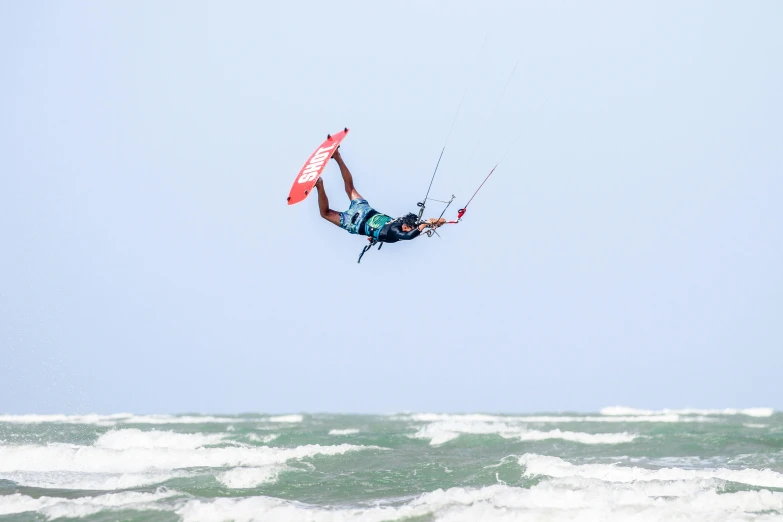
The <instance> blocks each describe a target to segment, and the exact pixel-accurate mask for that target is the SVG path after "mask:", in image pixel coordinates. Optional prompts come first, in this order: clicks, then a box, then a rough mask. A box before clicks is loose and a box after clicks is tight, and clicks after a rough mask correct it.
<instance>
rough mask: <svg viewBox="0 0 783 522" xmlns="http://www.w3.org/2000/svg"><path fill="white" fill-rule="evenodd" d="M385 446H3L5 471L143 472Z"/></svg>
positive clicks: (0, 465)
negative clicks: (110, 447) (179, 447)
mask: <svg viewBox="0 0 783 522" xmlns="http://www.w3.org/2000/svg"><path fill="white" fill-rule="evenodd" d="M367 449H380V448H377V447H373V446H354V445H350V444H340V445H337V446H320V445H318V444H311V445H306V446H299V447H296V448H275V447H268V446H254V447H242V448H236V447H231V448H197V449H172V448H130V449H125V450H121V451H119V450H113V449H105V448H98V447H91V446H77V445H73V444H48V445H46V446H33V445H20V446H0V472H8V471H79V472H87V473H144V472H148V471H152V470H156V471H157V470H175V469H185V468H195V467H207V468H222V467H232V466H251V467H261V466H266V465H269V464H276V463H284V462H285V461H287V460H290V459H302V458H306V457H312V456H316V455H342V454H343V453H346V452H349V451H360V450H367Z"/></svg>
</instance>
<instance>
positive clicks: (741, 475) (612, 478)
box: [519, 453, 783, 488]
mask: <svg viewBox="0 0 783 522" xmlns="http://www.w3.org/2000/svg"><path fill="white" fill-rule="evenodd" d="M519 464H520V465H522V466H524V467H525V474H527V475H544V476H548V477H556V478H568V477H582V478H589V479H599V480H602V481H605V482H642V481H652V480H656V481H692V480H709V479H719V480H727V481H732V482H739V483H741V484H747V485H750V486H759V487H772V488H783V474H781V473H778V472H775V471H772V470H769V469H764V470H758V469H749V468H748V469H741V470H733V469H724V468H719V469H681V468H663V469H645V468H637V467H630V466H619V465H611V464H581V465H577V464H571V463H570V462H566V461H565V460H563V459H560V458H558V457H549V456H544V455H536V454H532V453H526V454H525V455H522V456H521V457H520V458H519Z"/></svg>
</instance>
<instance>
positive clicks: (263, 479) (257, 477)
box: [217, 464, 285, 489]
mask: <svg viewBox="0 0 783 522" xmlns="http://www.w3.org/2000/svg"><path fill="white" fill-rule="evenodd" d="M284 469H285V466H284V465H281V464H271V465H269V466H263V467H257V468H244V467H242V468H234V469H231V470H228V471H226V472H224V473H221V474H219V475H218V476H217V479H218V480H219V481H220V482H221V483H222V484H223V485H225V486H226V487H229V488H233V489H239V488H255V487H258V486H260V485H261V484H266V483H269V482H275V481H276V480H277V477H278V475H279V474H280V472H281V471H283V470H284Z"/></svg>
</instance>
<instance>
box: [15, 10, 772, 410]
mask: <svg viewBox="0 0 783 522" xmlns="http://www.w3.org/2000/svg"><path fill="white" fill-rule="evenodd" d="M782 26H783V4H781V3H780V2H776V1H772V0H770V1H751V2H728V1H718V2H715V1H692V2H677V1H664V2H624V1H599V2H589V3H588V2H543V1H542V2H517V1H507V2H456V1H455V2H432V1H415V2H414V1H410V2H365V1H356V2H343V1H337V2H275V3H272V2H238V1H231V2H217V1H216V2H194V1H186V2H185V1H183V2H174V1H166V2H157V1H133V2H128V1H124V2H120V1H117V2H83V1H69V2H45V1H40V2H19V1H16V2H14V1H11V0H6V1H0V63H2V70H3V74H2V82H0V117H1V118H2V122H3V124H2V125H0V172H2V177H1V178H0V198H1V199H0V209H2V210H0V226H2V250H3V255H2V256H1V257H0V340H1V341H2V352H0V353H2V364H0V412H8V413H47V412H64V413H70V412H74V413H80V412H101V413H107V412H118V411H132V412H161V413H166V412H184V411H202V412H240V411H265V412H288V411H332V412H391V411H400V410H416V411H455V412H458V411H478V410H480V411H493V412H495V411H504V412H529V411H543V410H597V409H598V408H600V407H603V406H607V405H614V404H623V405H629V406H634V407H641V408H663V407H672V408H676V407H686V406H690V407H749V406H772V407H776V408H778V409H783V394H782V393H781V385H780V375H781V370H783V246H782V245H781V238H782V237H783V235H781V232H780V229H781V224H783V210H781V204H780V200H781V196H783V152H782V150H783V149H782V147H781V144H782V143H783V124H782V123H781V122H783V97H781V92H783V70H782V66H781V64H783V33H782V32H781V30H780V28H781V27H782ZM485 36H486V37H487V40H486V45H485V47H484V49H483V52H482V53H481V55H480V56H479V50H480V49H481V46H482V42H483V41H484V38H485ZM517 60H519V67H518V69H517V71H516V74H515V76H514V78H513V79H512V82H511V84H510V85H509V87H508V90H507V92H506V95H505V97H504V98H503V99H502V100H501V101H500V105H499V106H498V110H497V111H496V112H493V109H494V107H496V105H497V103H498V95H499V94H500V92H501V90H502V88H503V85H504V84H505V82H506V79H507V78H508V75H509V72H510V71H511V69H512V68H513V66H514V64H515V63H516V62H517ZM466 86H469V89H468V93H467V96H466V98H465V102H464V105H463V107H462V111H461V112H460V115H459V118H458V119H457V121H456V125H455V127H454V132H453V134H452V135H451V138H450V141H449V146H448V149H447V150H446V154H445V156H444V159H443V162H442V164H441V168H440V172H439V174H438V176H439V177H438V178H437V180H436V182H435V185H434V187H433V191H432V195H433V196H434V197H436V198H447V197H448V196H450V195H451V194H452V193H453V194H456V195H457V201H456V202H455V205H454V207H452V209H451V211H450V212H449V214H447V215H448V216H453V215H454V214H455V213H456V209H457V208H459V204H464V202H465V201H466V200H467V198H468V197H469V196H470V194H471V193H472V192H473V190H475V188H476V186H477V185H478V183H480V181H481V180H482V179H483V178H484V176H485V175H486V173H487V172H488V171H489V169H490V168H491V167H492V165H493V164H494V163H495V162H496V161H498V159H500V157H501V156H502V155H503V153H504V152H505V151H506V150H508V148H509V146H510V145H511V144H512V142H513V141H514V139H515V138H516V137H517V136H520V140H519V141H518V142H517V143H516V145H515V146H514V147H513V149H512V150H511V152H510V153H509V155H508V156H507V157H506V159H505V161H504V162H503V163H502V164H501V166H500V167H499V168H498V170H497V172H496V173H495V174H494V175H493V177H492V179H491V180H490V182H489V183H488V184H487V185H486V186H485V188H484V189H483V191H482V192H481V193H480V195H479V196H478V197H477V198H476V199H475V200H474V202H473V203H472V204H471V206H470V209H469V212H468V214H467V216H466V217H465V220H464V221H463V223H462V224H460V225H458V226H454V227H451V228H447V229H443V231H442V236H443V239H442V240H440V239H438V238H433V239H426V238H423V239H419V240H416V241H414V242H411V243H407V244H396V245H389V246H387V247H385V248H384V249H383V250H382V251H381V252H376V251H372V252H371V253H369V254H368V255H367V256H366V257H365V260H364V261H363V262H362V264H361V265H357V264H356V258H357V256H358V254H359V251H360V250H361V248H362V246H363V245H364V244H365V242H364V240H363V239H361V238H358V237H356V236H351V235H349V234H346V233H345V232H344V231H341V230H340V229H338V228H337V227H334V226H333V225H331V224H329V223H327V222H326V221H324V220H321V219H320V218H319V216H318V210H317V205H316V201H315V199H314V198H310V199H308V200H306V201H304V202H303V203H301V204H299V205H295V206H292V207H288V206H287V205H286V202H285V198H286V196H287V194H288V190H289V188H290V186H291V183H292V182H293V180H294V177H295V176H296V173H297V172H298V170H299V168H300V167H301V166H302V164H303V163H304V162H305V160H306V159H307V157H308V155H309V154H310V153H311V152H312V151H313V150H314V148H315V147H316V146H317V145H318V144H319V143H320V142H321V141H322V140H323V138H324V136H325V135H326V133H329V132H335V131H337V130H339V129H341V128H342V127H343V126H348V127H350V128H351V133H350V134H349V136H348V137H347V138H346V141H345V142H344V146H343V148H342V151H343V156H344V158H345V160H346V162H347V163H348V165H349V167H350V168H351V169H352V171H353V173H354V176H355V178H356V185H357V188H358V190H359V191H360V192H361V193H362V194H363V195H364V196H365V197H366V198H367V199H368V200H369V201H370V203H371V204H372V205H373V206H375V207H376V208H378V209H379V210H380V211H382V212H386V213H389V214H392V215H399V214H402V213H405V212H408V211H415V210H416V207H415V203H416V201H418V200H420V198H421V197H422V196H423V194H424V192H425V191H426V188H427V183H428V182H429V177H430V175H431V173H432V169H433V168H434V166H435V161H436V160H437V157H438V154H439V153H440V149H441V147H442V146H443V143H444V140H445V139H446V135H447V133H448V130H449V128H450V126H451V123H452V120H453V118H454V114H455V111H456V108H457V105H458V103H459V100H460V98H461V96H462V94H463V92H464V90H465V88H466ZM474 151H475V156H474V157H473V159H472V161H470V162H468V159H469V158H470V157H471V155H472V153H473V152H474ZM324 180H325V185H326V189H327V192H328V194H329V195H330V198H331V202H332V207H333V208H335V209H338V210H344V209H345V208H346V207H347V205H348V201H347V198H346V197H345V195H344V193H343V191H342V189H341V183H340V181H339V173H338V170H337V168H336V165H334V164H332V165H330V166H329V167H328V168H327V170H326V172H325V174H324ZM432 211H433V212H432V213H435V212H437V213H439V212H440V209H439V208H437V207H436V206H433V207H432Z"/></svg>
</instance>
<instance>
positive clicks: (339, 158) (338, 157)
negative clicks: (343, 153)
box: [332, 145, 342, 162]
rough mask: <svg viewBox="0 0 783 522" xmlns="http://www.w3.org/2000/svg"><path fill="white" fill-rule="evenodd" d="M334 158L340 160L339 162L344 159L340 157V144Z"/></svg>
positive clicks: (333, 155)
mask: <svg viewBox="0 0 783 522" xmlns="http://www.w3.org/2000/svg"><path fill="white" fill-rule="evenodd" d="M332 159H333V160H335V161H338V162H339V161H340V160H341V159H342V158H341V157H340V146H339V145H338V146H337V148H336V149H335V150H334V154H332Z"/></svg>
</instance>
